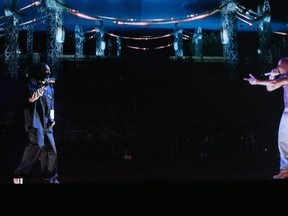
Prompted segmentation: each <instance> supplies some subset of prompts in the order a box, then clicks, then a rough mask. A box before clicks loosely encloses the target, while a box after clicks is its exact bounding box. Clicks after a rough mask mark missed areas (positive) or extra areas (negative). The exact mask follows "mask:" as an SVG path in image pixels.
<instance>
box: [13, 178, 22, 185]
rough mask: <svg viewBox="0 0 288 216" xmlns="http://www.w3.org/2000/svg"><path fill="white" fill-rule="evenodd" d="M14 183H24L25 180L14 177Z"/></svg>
mask: <svg viewBox="0 0 288 216" xmlns="http://www.w3.org/2000/svg"><path fill="white" fill-rule="evenodd" d="M13 183H14V184H23V183H24V180H23V178H13Z"/></svg>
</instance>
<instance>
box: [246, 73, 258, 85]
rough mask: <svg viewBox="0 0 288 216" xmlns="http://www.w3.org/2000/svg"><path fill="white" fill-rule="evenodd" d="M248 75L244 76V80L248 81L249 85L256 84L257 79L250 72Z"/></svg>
mask: <svg viewBox="0 0 288 216" xmlns="http://www.w3.org/2000/svg"><path fill="white" fill-rule="evenodd" d="M249 76H250V77H249V78H244V80H245V81H248V82H249V83H250V84H251V85H256V84H257V79H256V78H255V77H254V76H253V75H252V74H249Z"/></svg>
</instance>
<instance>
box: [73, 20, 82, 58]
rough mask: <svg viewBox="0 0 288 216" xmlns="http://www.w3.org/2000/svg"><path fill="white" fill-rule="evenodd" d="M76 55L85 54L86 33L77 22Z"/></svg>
mask: <svg viewBox="0 0 288 216" xmlns="http://www.w3.org/2000/svg"><path fill="white" fill-rule="evenodd" d="M74 34H75V57H82V56H83V43H84V33H83V31H82V28H81V27H80V26H79V25H78V24H77V25H76V26H75V33H74Z"/></svg>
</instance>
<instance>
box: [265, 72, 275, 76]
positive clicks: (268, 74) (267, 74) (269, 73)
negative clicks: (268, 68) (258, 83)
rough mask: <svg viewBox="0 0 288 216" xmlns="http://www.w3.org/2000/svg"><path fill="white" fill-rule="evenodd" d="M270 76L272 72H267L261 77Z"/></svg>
mask: <svg viewBox="0 0 288 216" xmlns="http://www.w3.org/2000/svg"><path fill="white" fill-rule="evenodd" d="M272 74H273V72H268V73H264V74H263V76H270V75H272Z"/></svg>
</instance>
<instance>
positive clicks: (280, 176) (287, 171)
mask: <svg viewBox="0 0 288 216" xmlns="http://www.w3.org/2000/svg"><path fill="white" fill-rule="evenodd" d="M287 178H288V169H284V170H281V171H280V173H279V174H278V175H274V176H273V179H287Z"/></svg>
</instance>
